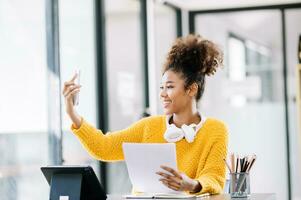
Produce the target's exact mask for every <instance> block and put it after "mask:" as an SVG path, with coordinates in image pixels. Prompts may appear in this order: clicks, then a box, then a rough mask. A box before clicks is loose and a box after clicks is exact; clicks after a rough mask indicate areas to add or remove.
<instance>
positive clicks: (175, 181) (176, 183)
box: [156, 166, 202, 193]
mask: <svg viewBox="0 0 301 200" xmlns="http://www.w3.org/2000/svg"><path fill="white" fill-rule="evenodd" d="M161 168H162V169H163V170H164V171H162V172H157V173H156V174H158V175H160V176H161V178H160V179H159V180H160V181H161V182H162V183H163V184H164V185H165V186H167V187H168V188H170V189H172V190H176V191H186V192H193V193H195V192H199V191H201V189H202V186H201V184H200V183H199V182H198V181H197V180H194V179H191V178H189V177H188V176H187V175H186V174H184V173H181V172H179V171H177V170H175V169H173V168H170V167H167V166H161Z"/></svg>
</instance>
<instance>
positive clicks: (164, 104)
mask: <svg viewBox="0 0 301 200" xmlns="http://www.w3.org/2000/svg"><path fill="white" fill-rule="evenodd" d="M169 104H171V101H163V107H164V108H166V107H168V106H169Z"/></svg>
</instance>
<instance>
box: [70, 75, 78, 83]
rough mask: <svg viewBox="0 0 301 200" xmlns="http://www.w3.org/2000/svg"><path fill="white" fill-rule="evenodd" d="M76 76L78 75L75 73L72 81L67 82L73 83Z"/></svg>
mask: <svg viewBox="0 0 301 200" xmlns="http://www.w3.org/2000/svg"><path fill="white" fill-rule="evenodd" d="M77 75H78V74H77V73H75V74H74V75H73V77H72V79H71V80H70V81H69V82H73V81H74V80H75V79H76V77H77Z"/></svg>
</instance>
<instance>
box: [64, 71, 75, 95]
mask: <svg viewBox="0 0 301 200" xmlns="http://www.w3.org/2000/svg"><path fill="white" fill-rule="evenodd" d="M77 76H78V74H77V73H75V74H74V75H73V77H72V78H71V79H70V81H66V82H65V83H64V89H63V93H64V92H65V91H66V90H67V88H68V87H69V86H71V85H75V83H74V80H75V79H76V78H77Z"/></svg>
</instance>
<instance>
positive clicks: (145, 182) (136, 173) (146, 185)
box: [123, 143, 182, 194]
mask: <svg viewBox="0 0 301 200" xmlns="http://www.w3.org/2000/svg"><path fill="white" fill-rule="evenodd" d="M123 153H124V157H125V162H126V165H127V169H128V173H129V177H130V179H131V182H132V184H133V187H134V189H135V190H136V191H138V192H143V193H149V194H159V193H172V194H182V192H177V191H174V190H171V189H169V188H168V187H166V186H165V185H163V184H162V183H161V182H160V181H159V178H160V176H159V175H157V174H156V172H158V171H164V170H163V169H161V168H160V165H165V166H168V167H172V168H174V169H177V159H176V147H175V144H174V143H163V144H162V143H161V144H153V143H123Z"/></svg>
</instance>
